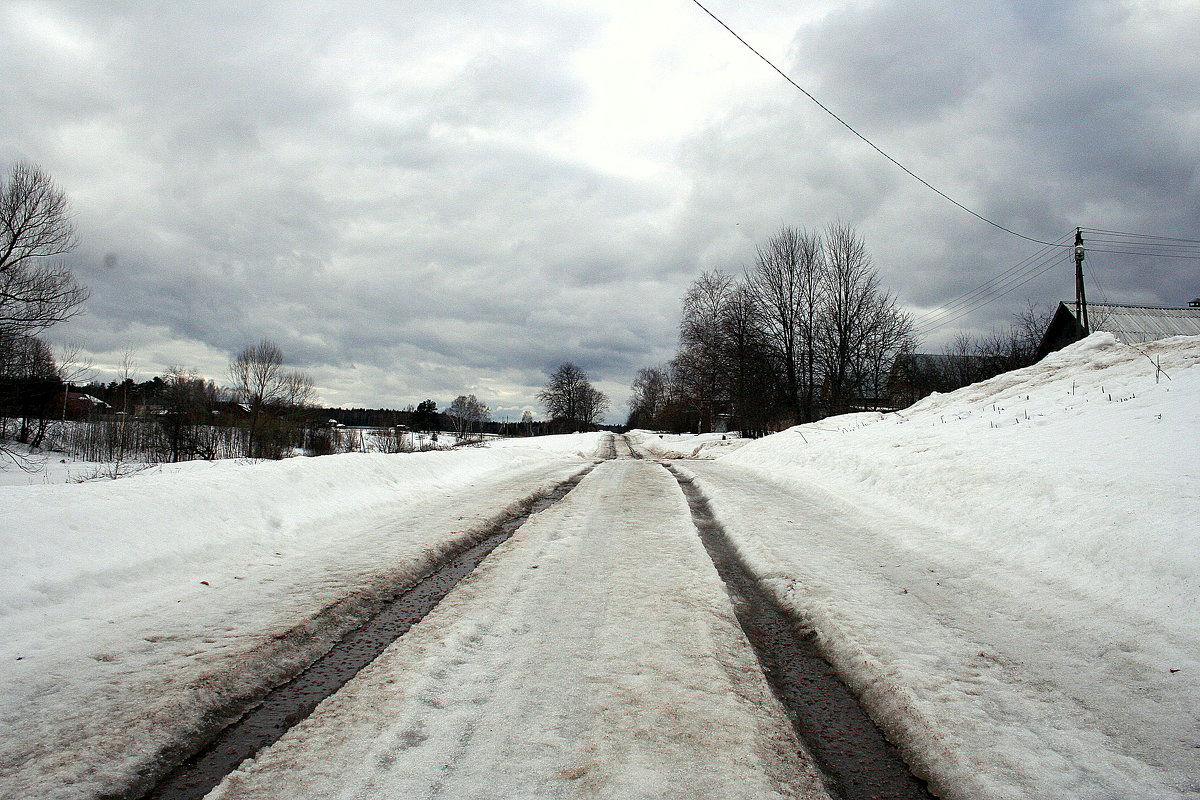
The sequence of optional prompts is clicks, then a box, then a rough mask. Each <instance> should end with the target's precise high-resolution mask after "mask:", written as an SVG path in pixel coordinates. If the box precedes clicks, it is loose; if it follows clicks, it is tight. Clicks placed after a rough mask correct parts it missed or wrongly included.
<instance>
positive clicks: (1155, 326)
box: [1063, 301, 1200, 344]
mask: <svg viewBox="0 0 1200 800" xmlns="http://www.w3.org/2000/svg"><path fill="white" fill-rule="evenodd" d="M1063 306H1064V307H1065V308H1066V310H1067V313H1069V314H1070V315H1071V317H1072V318H1074V317H1075V303H1074V302H1066V301H1064V302H1063ZM1087 312H1088V325H1089V326H1090V327H1091V329H1092V330H1093V331H1107V332H1108V333H1111V334H1112V335H1113V336H1116V337H1117V341H1119V342H1122V343H1124V344H1140V343H1141V342H1150V341H1154V340H1155V339H1165V338H1167V337H1168V336H1200V308H1195V307H1189V308H1178V307H1172V306H1124V305H1117V304H1116V303H1088V305H1087Z"/></svg>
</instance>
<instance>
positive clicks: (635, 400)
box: [626, 367, 669, 429]
mask: <svg viewBox="0 0 1200 800" xmlns="http://www.w3.org/2000/svg"><path fill="white" fill-rule="evenodd" d="M668 381H669V376H668V372H667V369H666V368H665V367H642V368H641V369H639V370H638V373H637V377H636V378H634V379H633V384H632V385H631V387H630V388H631V389H632V390H633V391H632V392H631V394H630V395H629V418H628V420H627V422H626V424H627V425H628V426H629V427H631V428H651V429H656V428H661V427H663V412H664V411H665V408H666V403H667V392H668Z"/></svg>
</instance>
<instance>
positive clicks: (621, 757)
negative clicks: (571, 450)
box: [209, 459, 826, 800]
mask: <svg viewBox="0 0 1200 800" xmlns="http://www.w3.org/2000/svg"><path fill="white" fill-rule="evenodd" d="M801 749H802V748H801V746H800V745H799V743H798V742H797V741H796V739H795V737H794V734H793V733H792V729H791V727H790V725H789V724H788V722H787V720H786V719H785V717H784V713H783V711H782V709H781V708H780V707H779V705H778V703H777V701H776V700H775V698H774V696H773V695H772V694H771V692H770V690H769V688H768V687H767V684H766V682H765V681H764V679H763V677H762V673H761V671H760V670H759V667H758V664H757V662H756V660H755V657H754V654H753V652H752V650H751V648H750V646H749V644H748V643H747V642H746V640H745V638H744V636H743V634H742V632H741V629H740V628H739V627H738V624H737V622H736V620H735V618H734V615H733V611H732V609H731V607H730V602H729V599H728V597H727V595H726V592H725V588H724V586H723V584H722V583H721V580H720V579H719V578H718V576H717V574H716V571H715V569H714V568H713V566H712V563H711V562H710V561H709V559H708V556H707V555H706V554H705V551H704V549H703V546H702V545H701V542H700V540H699V538H698V537H697V535H696V530H695V528H694V527H693V525H692V522H691V518H690V514H689V511H688V506H687V503H686V501H685V499H684V497H683V495H682V493H681V491H680V489H679V486H678V484H677V483H676V481H675V480H674V478H673V477H672V476H671V475H670V474H669V473H668V472H667V471H666V470H664V469H663V468H662V467H661V466H659V465H657V464H654V463H650V462H644V461H633V460H627V459H620V460H615V461H607V462H605V463H603V464H601V465H599V466H598V467H597V468H596V469H595V470H594V471H593V472H592V473H591V474H590V475H588V477H586V478H585V479H584V480H583V482H582V483H581V484H580V485H579V486H578V487H577V488H576V489H575V490H574V491H572V492H571V493H570V494H569V495H567V497H566V498H565V499H564V500H563V501H561V502H559V503H558V504H556V505H555V506H553V507H551V508H549V509H547V510H546V511H544V512H542V513H540V514H538V515H536V516H534V517H533V518H531V519H530V521H529V522H527V523H526V524H525V525H524V526H523V527H522V528H521V529H520V530H519V531H518V532H517V533H516V535H514V537H513V538H512V539H511V540H509V541H508V542H507V543H506V544H504V545H502V546H501V547H500V548H499V549H497V550H496V552H495V553H493V554H492V556H491V557H490V558H489V559H488V560H487V561H485V562H484V564H483V565H482V566H481V567H480V568H479V570H477V571H476V572H475V574H474V575H472V576H471V577H470V578H468V579H467V580H466V581H464V583H463V584H461V585H460V586H459V587H458V588H457V589H456V590H455V591H453V592H452V593H451V594H450V595H449V596H448V597H447V598H446V599H445V600H444V601H443V602H442V604H441V605H440V606H439V607H438V608H436V609H435V610H434V611H433V613H431V614H430V615H429V616H428V617H426V619H425V620H424V621H423V622H421V623H420V624H418V625H417V626H415V627H414V628H413V629H412V630H411V631H410V632H409V633H408V634H407V635H406V636H405V637H404V638H402V639H401V640H399V641H398V642H397V643H396V644H394V645H393V646H392V647H391V648H389V649H388V650H387V651H385V653H384V654H383V655H382V656H381V657H380V658H379V659H377V660H376V661H375V662H374V663H373V664H372V665H371V666H369V667H368V668H367V669H365V670H364V671H363V672H361V673H359V675H358V676H357V677H356V678H355V679H354V680H352V681H351V682H350V683H349V684H347V685H346V686H345V687H344V688H343V689H342V690H341V691H340V692H339V693H337V694H336V695H334V696H333V697H331V698H329V699H328V700H326V701H325V702H324V703H323V704H322V705H321V706H320V707H319V708H318V709H317V711H316V712H315V713H314V714H313V715H312V716H310V717H309V718H308V719H307V720H306V721H304V722H303V723H301V724H300V725H299V726H297V727H295V728H293V729H292V730H291V731H290V732H289V733H288V734H287V735H286V736H285V737H284V738H283V739H282V740H280V741H279V742H278V743H277V744H275V745H274V746H273V747H271V748H270V749H268V750H267V751H265V752H263V753H260V755H259V756H258V758H257V759H255V760H254V761H253V762H247V763H246V764H243V766H242V769H241V770H240V771H238V772H235V773H233V774H232V775H231V776H230V777H229V778H227V779H226V781H225V782H224V783H223V784H222V785H221V786H220V787H218V788H217V789H216V790H215V791H214V792H213V793H212V794H210V795H209V797H210V798H223V799H224V800H233V798H279V797H285V796H286V797H289V798H328V797H338V798H376V797H405V798H417V797H422V798H432V797H443V798H482V797H538V798H560V797H603V798H622V799H628V798H660V797H688V798H722V799H723V798H731V797H746V798H749V797H754V798H770V797H789V798H824V797H826V795H825V793H824V791H823V789H822V788H821V784H820V781H819V779H818V778H817V777H816V775H815V773H814V772H813V770H812V768H811V767H810V766H809V764H808V762H807V760H806V759H805V758H804V757H802V756H800V755H798V753H799V752H800V751H801Z"/></svg>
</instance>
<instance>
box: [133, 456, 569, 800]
mask: <svg viewBox="0 0 1200 800" xmlns="http://www.w3.org/2000/svg"><path fill="white" fill-rule="evenodd" d="M590 471H591V468H590V467H589V468H588V469H586V470H584V471H583V472H580V473H579V474H578V475H576V476H575V477H573V478H571V479H570V480H568V481H566V482H564V483H562V484H559V485H558V486H557V487H556V488H555V489H554V490H553V491H552V492H550V493H549V494H546V495H543V496H541V497H539V498H537V499H536V500H535V501H533V502H532V503H531V504H530V505H529V506H528V507H527V508H526V509H525V510H524V511H523V512H521V513H520V514H518V515H517V516H514V517H511V518H509V519H507V520H505V521H504V522H502V523H500V524H499V525H497V526H496V527H495V528H493V529H492V530H490V531H489V532H488V533H487V534H486V535H485V536H484V538H483V539H481V540H480V541H478V542H477V543H476V544H474V545H472V546H471V547H469V548H467V549H466V550H463V551H461V552H460V553H459V554H458V555H456V556H453V557H452V558H450V559H449V560H448V561H446V562H445V563H444V564H443V565H442V566H441V567H439V568H438V569H437V570H435V571H434V572H433V573H431V574H430V575H428V576H427V577H425V578H424V579H422V580H421V581H420V582H419V583H417V584H416V585H414V586H412V587H411V588H409V589H407V590H405V591H404V592H403V593H402V594H400V595H399V596H398V597H396V598H395V599H394V600H392V601H391V602H389V603H388V604H387V605H386V606H384V608H383V609H382V610H381V611H380V612H379V613H378V614H376V615H375V616H374V617H372V618H371V619H370V620H368V621H367V622H366V623H365V624H364V625H363V626H362V627H360V628H358V629H356V630H354V631H351V632H350V633H348V634H346V636H344V637H343V638H342V639H341V640H340V641H339V642H338V643H337V644H335V645H334V646H333V648H332V649H331V650H330V651H329V652H328V653H326V654H325V655H324V656H322V657H321V658H319V659H317V660H316V661H315V662H313V663H312V664H311V665H310V666H309V667H308V668H307V669H306V670H304V671H303V672H301V673H300V674H299V675H297V676H296V677H295V678H293V679H292V680H291V681H289V682H288V683H285V684H283V685H281V686H279V687H276V688H275V689H273V690H271V692H269V693H268V694H267V695H266V697H264V698H263V699H262V700H261V701H260V702H259V703H258V704H257V705H256V706H254V707H253V708H251V709H250V710H249V711H247V712H246V714H245V715H244V716H243V717H242V718H241V719H239V720H238V721H237V722H235V723H233V724H232V725H230V726H229V727H227V728H225V729H224V730H223V731H221V733H219V734H218V735H217V736H216V738H215V739H213V740H212V741H211V742H210V743H209V744H208V745H207V746H206V747H205V748H204V749H203V750H201V751H200V752H199V753H198V754H197V755H195V756H193V757H192V758H191V759H190V760H188V761H187V762H185V763H184V764H182V765H181V766H179V767H178V768H176V769H175V771H174V772H172V773H171V774H169V775H168V776H167V777H166V778H164V779H163V780H162V781H160V782H159V783H158V785H157V786H155V788H154V789H153V790H151V791H150V792H149V793H148V794H145V795H142V798H143V800H199V798H202V797H204V795H206V794H208V793H209V792H210V791H212V789H213V788H215V787H216V785H217V784H218V783H220V782H221V781H222V779H224V777H225V776H226V775H228V774H229V773H230V772H233V771H234V770H235V769H237V766H238V765H239V764H240V763H242V761H244V760H246V759H247V758H250V757H251V756H253V755H254V754H255V753H257V752H258V751H259V750H261V749H263V748H264V747H268V746H270V745H272V744H274V743H275V742H276V741H278V740H279V739H280V738H281V737H282V736H283V735H284V734H285V733H286V732H287V731H288V729H289V728H291V727H292V726H293V725H296V724H297V723H299V722H300V721H301V720H303V719H304V718H305V717H307V716H308V715H309V714H310V713H312V711H313V709H314V708H316V707H317V704H318V703H320V702H321V701H322V700H324V699H325V698H326V697H329V696H330V695H332V694H333V693H334V692H336V691H337V690H338V689H340V688H342V686H344V685H345V684H346V682H347V681H349V680H350V679H351V678H353V677H354V676H355V675H356V674H357V673H358V672H359V671H360V670H361V669H362V668H363V667H365V666H366V665H367V664H370V663H371V662H372V661H374V660H375V659H376V658H377V657H378V656H379V654H380V653H382V652H383V651H384V650H385V649H386V648H387V647H388V646H389V645H390V644H392V643H393V642H394V641H396V640H397V639H398V638H400V637H401V636H403V635H404V634H405V633H406V632H407V631H408V630H409V628H411V627H412V626H413V625H415V624H416V623H418V622H420V621H421V620H422V619H424V618H425V616H426V615H427V614H428V613H429V612H430V611H432V610H433V608H434V606H436V605H437V604H438V603H439V602H440V601H441V599H442V598H443V597H445V596H446V595H447V594H449V592H450V590H451V589H453V588H454V587H455V586H456V585H457V584H458V582H459V581H461V580H462V579H463V578H465V577H466V576H467V575H469V574H470V573H471V571H472V570H474V569H475V567H477V566H478V565H479V564H480V563H481V562H482V561H483V559H484V558H486V557H487V555H488V554H489V553H491V552H492V551H493V550H495V549H496V548H497V547H498V546H500V544H502V543H503V542H504V541H505V540H507V539H508V538H509V537H510V536H512V534H513V533H514V532H516V530H517V528H519V527H521V525H523V524H524V523H525V521H526V520H528V519H529V517H531V516H532V515H534V514H536V513H538V512H539V511H543V510H545V509H547V508H549V507H550V506H552V505H554V504H555V503H557V502H558V501H559V500H561V499H562V498H563V497H565V496H566V495H567V493H568V492H570V491H571V490H572V489H574V488H575V487H576V486H577V485H578V484H579V482H580V481H582V480H583V478H584V477H585V476H586V475H587V474H588V472H590Z"/></svg>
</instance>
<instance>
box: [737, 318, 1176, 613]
mask: <svg viewBox="0 0 1200 800" xmlns="http://www.w3.org/2000/svg"><path fill="white" fill-rule="evenodd" d="M1195 366H1200V337H1176V338H1173V339H1167V340H1163V341H1160V342H1152V343H1149V344H1145V345H1141V346H1139V348H1138V349H1135V348H1133V347H1129V346H1126V345H1122V344H1119V343H1117V342H1116V340H1115V339H1114V338H1113V337H1112V336H1111V334H1107V333H1097V334H1093V335H1092V336H1091V337H1089V338H1088V339H1086V340H1085V341H1083V342H1080V343H1078V344H1076V345H1073V346H1072V347H1069V348H1067V349H1065V350H1062V351H1060V352H1058V353H1054V354H1051V355H1050V356H1048V357H1047V358H1046V359H1044V360H1043V361H1042V362H1041V363H1039V364H1036V365H1034V366H1032V367H1028V368H1026V369H1022V370H1017V371H1014V372H1010V373H1006V374H1004V375H1000V376H998V377H996V378H992V379H991V380H987V381H983V382H981V383H977V384H974V385H972V386H968V387H965V388H963V389H959V390H958V391H955V392H952V393H949V394H944V395H934V396H932V397H928V398H925V399H924V400H922V401H920V402H919V403H917V404H916V405H914V406H912V407H911V408H909V409H906V410H904V411H901V412H899V413H895V414H886V415H883V414H853V415H848V416H845V417H833V418H829V419H825V420H821V421H820V422H816V423H812V424H809V425H802V426H798V427H796V428H792V429H790V430H788V431H784V432H782V433H780V434H776V435H774V436H769V437H766V438H764V439H761V440H759V441H757V442H753V443H751V444H749V445H747V446H746V447H745V448H742V449H741V450H739V451H737V452H734V453H732V454H730V455H729V456H727V457H726V458H725V459H724V460H725V461H727V462H728V463H736V464H740V465H742V466H746V467H750V468H752V469H755V470H759V471H762V472H767V473H770V474H771V475H772V477H773V479H774V480H777V481H784V482H787V481H793V482H795V481H805V482H809V483H815V484H818V485H820V486H822V487H824V488H826V489H828V490H829V491H831V492H833V493H835V494H839V495H841V496H843V497H847V498H852V499H853V500H854V502H856V503H861V504H868V505H874V506H877V507H880V508H893V509H899V510H900V513H903V514H908V515H912V516H918V517H921V518H923V519H925V520H928V521H931V522H934V523H936V525H937V526H938V528H939V530H941V531H944V533H945V538H944V539H943V540H940V541H929V542H923V543H922V544H923V546H925V547H929V548H934V549H939V550H947V551H952V550H953V549H954V548H955V547H959V546H961V545H962V544H965V543H969V544H972V545H974V546H977V547H980V548H986V549H987V550H989V551H990V552H992V553H993V554H994V556H995V558H996V559H997V560H999V561H1007V562H1014V563H1015V562H1021V563H1028V562H1030V561H1033V562H1035V563H1042V564H1043V565H1044V569H1045V570H1046V571H1047V572H1048V573H1052V574H1053V576H1054V577H1060V578H1063V577H1070V578H1072V579H1074V580H1082V581H1088V582H1090V583H1092V584H1093V585H1094V587H1095V588H1096V589H1097V590H1098V591H1106V592H1112V593H1113V594H1114V595H1115V599H1116V600H1117V601H1128V602H1131V603H1133V604H1136V605H1138V606H1143V607H1144V605H1145V604H1146V603H1154V604H1156V606H1157V607H1158V609H1159V610H1160V611H1161V612H1163V613H1179V612H1180V611H1182V610H1184V609H1191V610H1193V611H1196V610H1197V602H1198V600H1200V591H1198V590H1200V369H1192V367H1195ZM1118 587H1119V588H1118Z"/></svg>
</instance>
